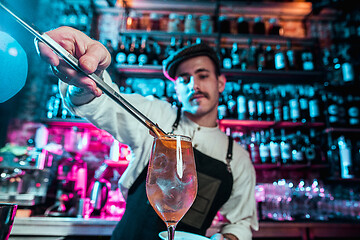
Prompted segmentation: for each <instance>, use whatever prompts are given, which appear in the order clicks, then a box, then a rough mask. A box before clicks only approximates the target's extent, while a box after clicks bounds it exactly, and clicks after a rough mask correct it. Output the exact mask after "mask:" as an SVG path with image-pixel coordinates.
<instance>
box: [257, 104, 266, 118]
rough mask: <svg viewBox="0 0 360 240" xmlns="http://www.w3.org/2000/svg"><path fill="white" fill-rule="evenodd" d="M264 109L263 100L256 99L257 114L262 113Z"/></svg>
mask: <svg viewBox="0 0 360 240" xmlns="http://www.w3.org/2000/svg"><path fill="white" fill-rule="evenodd" d="M264 111H265V106H264V102H263V101H257V112H258V115H261V114H263V113H264Z"/></svg>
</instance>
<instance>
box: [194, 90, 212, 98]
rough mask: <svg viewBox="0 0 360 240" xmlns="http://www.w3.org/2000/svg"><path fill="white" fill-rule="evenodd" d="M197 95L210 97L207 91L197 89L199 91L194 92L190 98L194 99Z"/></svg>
mask: <svg viewBox="0 0 360 240" xmlns="http://www.w3.org/2000/svg"><path fill="white" fill-rule="evenodd" d="M197 97H205V98H208V97H209V95H208V94H207V93H206V92H201V91H197V92H194V93H192V94H191V95H190V100H193V99H195V98H197Z"/></svg>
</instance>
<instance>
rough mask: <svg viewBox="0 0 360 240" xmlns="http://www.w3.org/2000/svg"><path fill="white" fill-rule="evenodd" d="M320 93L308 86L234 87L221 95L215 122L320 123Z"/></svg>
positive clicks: (322, 114) (245, 85) (252, 85)
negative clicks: (232, 120)
mask: <svg viewBox="0 0 360 240" xmlns="http://www.w3.org/2000/svg"><path fill="white" fill-rule="evenodd" d="M320 94H321V93H320V89H319V88H318V87H316V86H311V85H272V84H262V85H260V84H243V85H239V84H235V85H234V87H233V88H232V89H231V90H230V91H226V92H224V93H223V94H222V95H221V98H220V103H219V107H218V115H219V119H224V118H229V119H238V120H259V121H278V122H280V121H291V122H302V123H305V122H322V121H324V113H323V101H322V98H321V95H320Z"/></svg>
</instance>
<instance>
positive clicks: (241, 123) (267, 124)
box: [219, 119, 325, 131]
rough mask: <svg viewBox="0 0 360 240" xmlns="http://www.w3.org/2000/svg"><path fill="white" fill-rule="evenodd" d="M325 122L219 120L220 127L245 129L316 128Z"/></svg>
mask: <svg viewBox="0 0 360 240" xmlns="http://www.w3.org/2000/svg"><path fill="white" fill-rule="evenodd" d="M324 126H325V123H322V122H314V123H311V122H309V123H300V122H295V123H294V122H275V121H257V120H237V119H223V120H219V127H220V129H222V130H224V131H225V129H226V128H237V129H244V130H257V129H268V128H300V127H301V128H315V127H324Z"/></svg>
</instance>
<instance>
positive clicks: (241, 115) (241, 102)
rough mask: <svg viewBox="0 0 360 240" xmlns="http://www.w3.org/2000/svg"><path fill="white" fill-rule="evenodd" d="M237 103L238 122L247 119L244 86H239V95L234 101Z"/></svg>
mask: <svg viewBox="0 0 360 240" xmlns="http://www.w3.org/2000/svg"><path fill="white" fill-rule="evenodd" d="M236 102H237V115H238V119H239V120H245V119H247V100H246V97H245V89H244V85H241V86H240V90H239V94H238V96H237V99H236Z"/></svg>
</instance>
